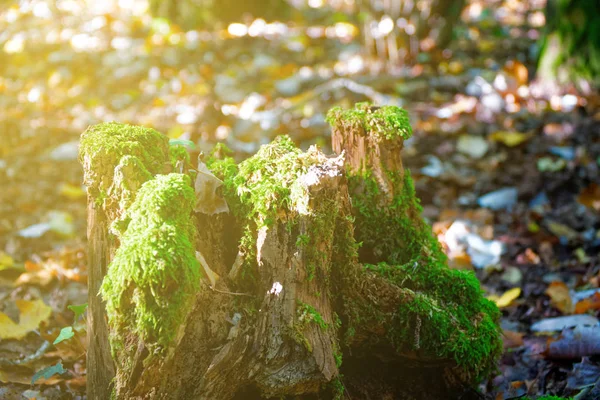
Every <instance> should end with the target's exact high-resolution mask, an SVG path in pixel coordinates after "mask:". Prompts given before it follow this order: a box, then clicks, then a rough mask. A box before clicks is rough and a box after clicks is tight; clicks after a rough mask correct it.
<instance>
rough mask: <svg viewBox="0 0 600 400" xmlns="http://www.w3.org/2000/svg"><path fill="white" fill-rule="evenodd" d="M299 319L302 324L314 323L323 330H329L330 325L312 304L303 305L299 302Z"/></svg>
mask: <svg viewBox="0 0 600 400" xmlns="http://www.w3.org/2000/svg"><path fill="white" fill-rule="evenodd" d="M296 311H297V317H298V321H299V322H300V324H306V323H314V324H317V325H318V326H319V327H320V328H321V329H327V328H329V324H328V323H327V322H325V320H324V319H323V316H322V315H321V314H319V312H318V311H317V310H316V309H315V308H314V307H313V306H311V305H310V304H306V303H303V302H301V301H299V300H298V308H297V309H296Z"/></svg>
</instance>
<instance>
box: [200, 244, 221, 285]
mask: <svg viewBox="0 0 600 400" xmlns="http://www.w3.org/2000/svg"><path fill="white" fill-rule="evenodd" d="M196 260H198V262H199V263H200V265H202V268H203V269H204V273H205V274H206V277H207V278H208V280H209V281H210V286H211V287H212V288H214V287H215V285H216V284H217V280H219V278H220V277H219V275H218V274H217V273H216V272H215V271H213V270H212V269H210V267H209V266H208V263H207V262H206V259H205V258H204V256H203V255H202V253H200V252H199V251H197V252H196Z"/></svg>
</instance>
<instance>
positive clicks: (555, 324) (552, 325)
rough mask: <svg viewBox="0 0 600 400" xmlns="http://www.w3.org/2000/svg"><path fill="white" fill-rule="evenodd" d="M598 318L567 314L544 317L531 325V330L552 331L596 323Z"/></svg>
mask: <svg viewBox="0 0 600 400" xmlns="http://www.w3.org/2000/svg"><path fill="white" fill-rule="evenodd" d="M597 323H598V318H596V317H592V316H591V315H567V316H564V317H555V318H545V319H543V320H541V321H538V322H536V323H534V324H532V325H531V327H530V329H531V330H532V331H533V332H554V331H560V330H562V329H564V328H571V327H574V326H584V325H596V324H597Z"/></svg>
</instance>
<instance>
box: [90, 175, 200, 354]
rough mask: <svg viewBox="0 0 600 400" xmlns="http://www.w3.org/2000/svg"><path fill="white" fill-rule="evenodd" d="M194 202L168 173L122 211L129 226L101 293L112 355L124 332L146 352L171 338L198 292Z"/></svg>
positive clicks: (184, 181)
mask: <svg viewBox="0 0 600 400" xmlns="http://www.w3.org/2000/svg"><path fill="white" fill-rule="evenodd" d="M194 203H195V195H194V190H193V188H192V186H191V180H190V178H189V177H188V176H187V175H183V174H168V175H157V176H156V178H155V179H152V180H149V181H147V182H146V183H144V184H143V185H142V187H141V188H140V189H139V191H138V193H137V196H136V199H135V201H134V202H133V204H132V205H131V207H129V208H128V209H127V212H126V214H127V220H129V221H130V222H129V224H128V226H127V228H126V230H125V231H124V233H123V235H122V237H121V246H120V247H119V248H118V249H117V251H116V254H115V256H114V258H113V260H112V262H111V264H110V265H109V268H108V272H107V275H106V277H105V278H104V281H103V284H102V288H101V294H102V297H103V298H104V300H105V301H106V310H107V314H108V321H109V324H110V326H111V328H112V329H111V333H112V334H113V337H112V339H113V340H112V343H111V344H112V345H113V351H116V350H117V349H118V348H119V343H118V340H119V339H118V338H123V337H126V334H127V333H128V332H131V333H134V334H135V335H137V336H139V337H140V338H141V339H142V340H144V343H145V344H146V346H148V347H150V348H152V347H154V346H159V347H160V348H163V347H165V346H167V345H169V344H170V343H171V341H172V340H173V339H174V337H175V335H176V333H177V329H178V327H179V325H180V324H181V322H182V320H183V318H184V317H185V315H186V313H187V311H188V306H189V305H190V300H191V298H192V297H193V295H194V294H195V293H196V292H197V291H198V289H199V279H200V272H199V271H200V270H199V268H200V266H199V264H198V261H197V260H196V258H195V250H194V245H193V242H194V227H193V225H192V222H191V221H192V219H191V214H192V210H193V207H194Z"/></svg>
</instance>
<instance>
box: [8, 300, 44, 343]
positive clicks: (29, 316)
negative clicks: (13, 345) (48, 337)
mask: <svg viewBox="0 0 600 400" xmlns="http://www.w3.org/2000/svg"><path fill="white" fill-rule="evenodd" d="M15 303H16V305H17V308H18V309H19V311H20V317H19V323H16V322H14V321H13V320H12V319H10V317H9V316H8V315H6V314H4V313H2V312H0V339H22V338H23V337H25V335H27V333H29V332H31V331H33V330H35V329H38V327H39V326H40V324H41V323H42V322H45V321H46V320H48V318H50V314H52V308H51V307H49V306H47V305H46V304H44V302H43V301H42V300H34V301H28V300H16V301H15Z"/></svg>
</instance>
